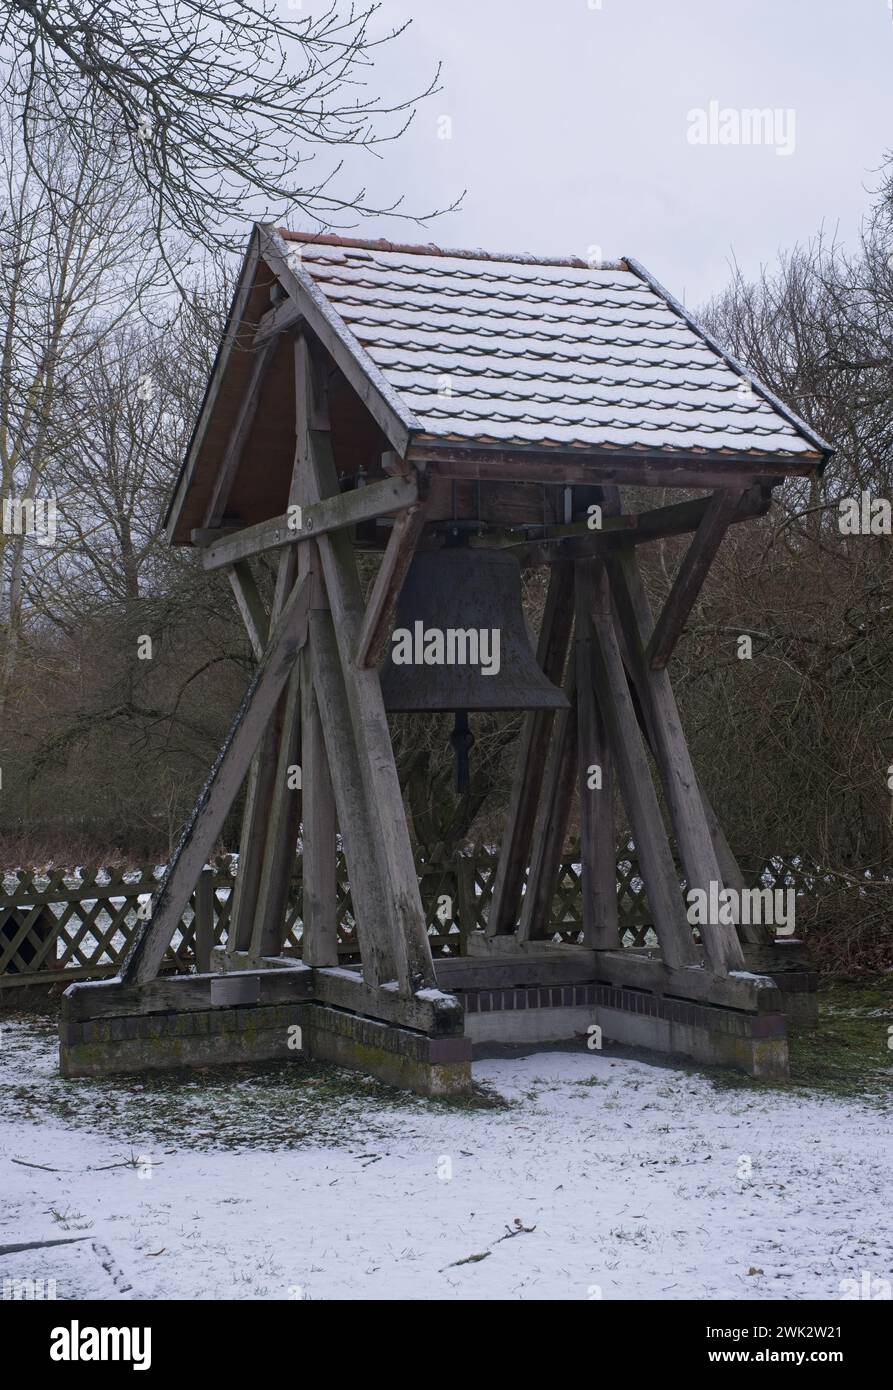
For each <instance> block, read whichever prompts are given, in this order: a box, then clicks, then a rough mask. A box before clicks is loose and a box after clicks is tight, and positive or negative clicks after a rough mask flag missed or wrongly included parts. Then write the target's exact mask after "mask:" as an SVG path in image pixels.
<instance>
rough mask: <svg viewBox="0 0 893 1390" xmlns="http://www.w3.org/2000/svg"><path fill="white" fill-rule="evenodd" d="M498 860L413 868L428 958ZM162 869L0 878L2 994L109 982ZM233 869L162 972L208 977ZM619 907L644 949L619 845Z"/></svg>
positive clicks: (185, 930)
mask: <svg viewBox="0 0 893 1390" xmlns="http://www.w3.org/2000/svg"><path fill="white" fill-rule="evenodd" d="M300 863H301V861H300V859H297V860H296V865H297V873H296V875H295V877H294V879H293V882H292V889H291V893H290V895H289V902H288V910H287V930H286V938H285V948H284V949H285V952H286V954H292V953H293V954H295V955H298V956H299V955H300V953H301V935H302V911H303V905H302V882H301V876H300ZM496 863H497V854H496V852H495V851H493V850H488V849H485V848H479V849H477V850H475V851H474V852H473V853H465V854H455V855H454V856H453V857H452V858H451V859H450V860H448V861H446V862H444V863H437V864H434V863H432V864H424V863H423V864H421V865H420V866H419V884H420V888H421V893H422V902H423V905H424V908H425V913H426V917H427V921H428V935H429V940H430V943H431V950H432V953H433V954H434V955H435V957H436V956H449V955H464V954H465V951H466V938H467V936H468V934H469V932H471V931H476V930H480V929H482V928H483V927H485V926H486V922H487V912H488V910H489V905H490V896H491V894H492V890H493V882H494V879H495V873H496ZM163 873H164V868H163V866H161V867H159V866H151V867H146V868H142V869H136V870H132V871H128V872H120V871H117V870H107V869H77V870H73V871H72V870H66V869H55V870H53V871H52V872H51V873H50V874H39V873H37V872H29V871H26V870H21V869H20V870H17V871H15V872H14V873H7V874H5V875H2V877H0V989H9V988H14V987H16V986H20V985H26V984H33V983H35V979H36V977H37V978H39V979H40V980H42V981H45V980H46V979H47V975H48V973H50V974H53V973H55V974H64V975H65V979H66V981H69V980H96V979H102V978H104V977H107V976H110V975H115V974H117V972H118V969H119V967H120V964H121V961H122V959H123V957H124V956H125V954H126V952H127V948H128V946H129V945H130V941H131V939H132V936H133V933H134V932H135V930H136V927H137V924H138V922H139V913H140V911H142V912H143V914H145V913H146V912H147V911H148V905H149V901H150V897H151V895H152V893H154V892H155V891H157V889H158V886H159V884H160V882H161V878H162V876H163ZM805 880H806V871H805V870H804V869H803V868H802V867H801V866H800V863H799V861H795V862H794V863H793V864H792V863H791V862H790V861H782V860H781V859H773V860H771V861H770V863H769V864H767V865H765V866H763V868H762V869H761V870H760V871H759V873H758V874H755V875H754V876H753V881H760V882H761V883H762V884H763V885H764V886H770V884H771V883H776V882H777V883H778V885H779V886H782V885H787V886H794V887H801V885H802V884H803V883H804V882H805ZM234 882H235V876H234V871H233V870H231V869H229V868H226V867H224V868H206V869H205V870H204V872H203V874H202V878H201V882H200V883H199V885H198V887H197V889H196V891H195V893H193V895H192V897H191V899H190V902H189V907H188V908H187V910H186V912H185V913H184V915H183V919H182V922H181V924H180V929H179V931H178V932H176V933H175V935H174V939H173V941H172V942H171V945H170V947H169V948H168V952H167V956H166V958H165V962H164V966H163V969H164V970H165V971H169V972H175V973H188V972H189V971H191V970H194V969H198V970H207V969H208V968H209V964H210V954H211V949H212V947H213V946H215V945H218V944H220V943H221V942H223V941H225V940H226V933H227V928H228V925H229V912H230V904H231V901H232V889H233V884H234ZM617 900H618V907H619V912H620V924H621V932H622V938H623V942H624V945H627V946H643V945H652V944H654V942H655V940H656V938H655V937H654V935H653V933H652V932H651V930H650V925H649V923H650V915H649V911H648V905H647V902H646V899H645V889H644V884H643V883H642V879H641V877H640V875H639V869H638V864H637V862H636V857H635V851H634V850H633V849H632V848H631V847H630V846H629V844H624V845H623V846H621V848H620V850H619V851H618V858H617ZM338 920H339V930H338V949H339V954H340V955H342V956H343V957H345V958H346V959H350V958H351V957H353V958H355V959H358V946H357V938H356V929H355V924H354V918H353V913H352V904H351V900H350V886H349V884H348V881H347V866H346V864H345V861H344V857H343V854H342V853H341V852H339V855H338ZM582 925H583V901H582V891H581V886H580V864H579V860H578V858H575V857H574V856H571V857H570V858H569V859H568V860H566V861H565V862H564V863H563V864H562V866H561V873H560V876H559V881H558V887H557V891H556V893H555V897H554V899H553V902H552V917H551V923H550V927H551V931H552V933H553V937H554V939H557V938H559V937H560V938H562V939H563V940H565V941H575V940H577V939H578V938H579V933H580V932H581V930H582Z"/></svg>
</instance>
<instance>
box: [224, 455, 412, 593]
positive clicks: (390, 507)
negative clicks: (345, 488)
mask: <svg viewBox="0 0 893 1390" xmlns="http://www.w3.org/2000/svg"><path fill="white" fill-rule="evenodd" d="M418 500H419V482H418V474H417V473H415V472H412V473H407V474H401V476H400V477H396V478H383V479H382V480H381V481H380V482H377V483H369V484H368V485H367V486H366V487H361V488H355V489H354V490H353V491H352V492H337V491H336V492H335V493H334V494H333V495H332V496H331V497H326V498H325V500H321V501H318V502H316V503H315V504H314V505H313V506H309V507H304V508H303V510H302V515H301V522H302V525H301V528H300V529H298V528H296V527H295V526H294V525H291V524H290V523H291V521H292V519H293V517H292V516H290V515H289V513H288V512H286V513H285V514H284V515H283V516H277V517H273V519H272V520H271V521H261V522H259V523H258V525H257V526H245V527H243V529H242V530H241V531H228V532H227V534H226V535H225V536H223V538H222V539H220V540H217V541H212V542H211V544H210V545H208V546H207V548H206V549H205V550H203V551H202V565H203V567H204V568H205V569H206V570H217V569H222V568H223V567H224V566H226V565H235V564H236V562H237V561H238V560H245V559H247V558H248V557H249V556H251V555H264V554H266V553H267V552H268V551H270V550H281V549H282V548H283V547H284V546H291V545H297V544H298V543H299V542H301V541H306V540H311V539H312V538H314V537H316V536H323V535H326V534H327V533H329V532H331V531H338V530H341V529H343V528H345V527H347V526H355V525H357V524H358V523H359V522H361V521H374V520H375V518H376V517H380V516H390V515H392V514H393V513H394V512H400V511H403V510H404V508H406V507H414V506H415V505H416V503H417V502H418Z"/></svg>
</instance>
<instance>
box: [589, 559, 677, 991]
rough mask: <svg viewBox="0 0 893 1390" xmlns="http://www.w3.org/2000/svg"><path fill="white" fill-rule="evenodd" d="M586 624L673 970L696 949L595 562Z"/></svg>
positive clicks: (661, 936)
mask: <svg viewBox="0 0 893 1390" xmlns="http://www.w3.org/2000/svg"><path fill="white" fill-rule="evenodd" d="M592 626H593V643H592V674H593V680H594V684H595V693H596V698H597V700H598V703H599V708H600V709H601V711H602V715H603V717H604V720H605V724H606V725H607V728H608V734H609V737H610V739H611V747H612V750H613V753H614V761H615V765H616V767H617V772H618V776H619V780H620V787H621V792H622V794H623V800H624V802H625V804H626V809H627V811H628V812H629V816H630V820H631V822H632V829H633V836H634V838H635V842H636V850H637V853H638V857H639V865H640V868H641V871H642V877H643V879H644V880H645V890H646V892H647V894H648V902H649V905H650V907H651V911H652V913H653V914H654V928H655V931H656V932H657V936H658V940H659V941H660V945H661V951H662V954H663V958H664V960H665V961H666V963H667V964H668V965H670V966H672V967H673V968H674V969H675V968H677V967H680V966H684V965H693V964H694V963H695V961H696V960H697V948H696V946H695V943H694V940H693V938H692V931H691V927H690V925H689V923H688V921H687V920H686V916H685V912H684V911H683V904H682V893H681V890H680V887H679V881H678V879H677V877H676V866H675V864H674V863H673V855H672V853H671V851H670V845H669V841H668V840H667V832H666V828H665V826H664V822H663V817H662V816H661V811H660V805H659V803H658V799H657V793H656V792H655V789H654V783H653V782H652V780H651V772H650V769H649V767H648V759H647V756H646V753H645V745H644V743H643V741H642V735H641V732H640V730H639V725H638V721H637V719H636V712H635V708H634V706H633V702H632V696H631V695H630V690H629V685H628V683H627V679H626V672H625V670H624V667H623V660H622V658H621V655H620V648H619V646H618V643H617V636H616V633H615V631H614V621H613V615H612V612H611V594H610V590H609V588H608V577H607V574H606V573H605V571H604V568H603V567H601V566H599V569H598V571H597V573H596V574H595V575H594V576H593V603H592Z"/></svg>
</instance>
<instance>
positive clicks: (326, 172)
mask: <svg viewBox="0 0 893 1390" xmlns="http://www.w3.org/2000/svg"><path fill="white" fill-rule="evenodd" d="M295 8H299V6H298V7H295ZM379 8H380V6H379V4H377V3H372V4H366V5H360V6H359V7H354V6H352V5H351V6H350V7H349V8H347V9H346V10H344V11H342V10H341V8H340V7H339V6H338V5H336V4H331V5H330V6H329V7H328V8H326V9H324V10H322V11H320V12H319V13H318V14H316V15H313V16H310V15H299V14H295V16H294V17H293V18H288V19H283V18H281V17H280V16H279V14H277V6H276V4H275V3H274V0H218V3H215V4H208V3H207V0H102V3H98V2H95V0H94V3H92V4H91V3H84V0H56V3H50V0H4V3H3V4H2V10H5V12H6V13H5V22H4V23H3V25H2V28H0V51H2V49H3V48H4V47H5V49H6V51H7V52H8V53H9V54H10V56H11V61H10V62H9V64H8V67H7V74H6V94H7V99H8V100H11V101H12V103H13V104H14V105H15V106H16V108H17V109H20V110H21V114H22V117H23V120H24V124H25V131H26V138H27V141H28V144H29V147H31V146H33V144H34V142H35V140H39V138H40V132H41V131H42V130H43V129H44V128H45V127H46V125H47V123H50V124H52V125H57V124H62V125H64V126H65V128H66V130H67V131H68V134H69V138H70V139H71V140H72V141H73V142H74V143H75V144H77V145H78V146H79V147H80V148H81V149H84V150H87V149H92V148H96V147H97V145H100V146H101V145H104V144H105V143H106V141H107V140H108V138H109V137H111V138H114V139H115V140H123V141H124V143H125V147H126V158H127V160H128V161H129V164H130V167H131V169H132V171H133V173H134V175H135V177H136V179H137V180H138V181H139V183H140V184H141V186H142V188H143V191H144V193H145V195H146V197H147V199H148V200H149V202H150V204H151V207H152V211H153V218H154V225H155V229H156V233H157V235H158V236H159V238H160V239H161V241H162V242H163V240H164V237H165V235H166V233H167V232H168V231H169V230H170V229H171V228H176V229H179V230H180V231H182V232H185V233H186V234H187V235H188V236H189V238H190V239H191V240H194V241H197V242H200V243H205V244H208V241H209V239H210V240H211V241H212V242H214V243H215V244H216V245H217V246H218V247H219V246H221V245H232V244H233V237H235V239H240V238H241V232H240V231H239V230H237V227H241V226H242V225H243V224H244V222H245V220H246V217H249V216H252V215H254V216H261V217H263V218H268V217H280V218H281V217H284V216H287V215H288V214H290V213H294V212H300V213H303V214H304V215H305V216H306V217H308V218H310V219H312V220H313V221H315V222H317V223H319V224H320V225H325V226H331V225H345V224H348V225H349V224H350V223H351V219H355V217H356V216H357V215H358V214H378V213H382V212H390V213H395V212H396V213H398V215H406V216H408V215H413V217H414V220H418V221H424V220H425V217H426V216H434V215H436V210H432V211H431V212H430V213H428V214H425V215H422V216H419V215H418V214H408V213H404V212H403V211H402V207H401V203H402V200H398V202H396V203H394V204H391V205H390V206H388V207H378V206H376V205H374V203H370V201H369V199H368V195H367V190H366V189H365V187H363V186H359V187H355V188H353V189H352V191H350V192H349V193H343V192H341V191H339V189H340V183H341V180H340V178H339V175H341V173H342V159H341V156H340V152H341V151H343V150H344V149H345V148H350V149H362V150H364V151H367V152H372V153H374V152H376V151H377V149H378V147H380V146H381V145H382V144H383V143H386V142H388V141H391V140H394V139H396V138H397V137H398V136H399V135H400V134H402V132H403V131H404V130H405V129H406V126H407V124H408V123H409V121H410V120H411V119H412V115H413V112H414V109H415V106H416V104H417V102H418V101H419V100H420V99H421V98H423V97H425V96H427V95H429V94H430V93H431V92H433V91H434V90H435V89H436V83H437V76H438V74H437V73H435V74H434V76H433V78H432V80H431V81H430V82H429V83H428V84H427V85H426V86H425V87H424V89H423V90H422V91H420V92H417V93H416V94H415V95H413V96H405V97H397V98H392V99H390V100H384V99H382V98H381V97H380V96H376V95H374V94H370V93H369V92H368V90H367V76H368V72H369V69H370V67H371V66H372V63H373V61H374V58H375V56H376V51H377V50H378V49H379V48H380V47H381V45H382V44H386V43H389V42H391V41H392V40H394V39H395V38H397V37H398V36H399V35H400V34H401V33H402V32H403V30H404V29H405V27H406V25H402V26H400V27H398V28H396V29H393V28H392V29H385V30H384V31H383V32H381V33H378V32H377V12H378V10H379ZM320 155H322V156H330V155H331V158H329V159H328V162H326V163H324V164H320V165H318V164H317V160H318V158H319V156H320ZM34 162H35V166H36V167H38V168H41V169H42V171H43V176H44V177H46V178H47V179H48V180H51V179H52V177H53V173H52V170H48V169H45V168H44V167H43V166H42V165H41V164H40V161H39V160H38V159H36V158H35V160H34ZM227 233H230V234H231V235H229V236H228V235H227Z"/></svg>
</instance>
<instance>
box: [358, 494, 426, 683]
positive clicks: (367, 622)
mask: <svg viewBox="0 0 893 1390" xmlns="http://www.w3.org/2000/svg"><path fill="white" fill-rule="evenodd" d="M425 518H426V508H425V505H424V503H421V504H420V505H419V506H417V507H409V508H408V509H407V510H406V511H405V512H401V513H400V515H399V516H398V517H397V520H396V521H395V522H394V526H393V529H392V531H391V534H390V537H389V539H388V544H387V547H386V549H385V552H384V555H383V556H382V559H381V564H380V565H379V567H378V573H377V574H376V576H375V582H374V583H373V585H372V592H371V594H370V595H369V600H368V602H367V604H366V612H365V613H364V615H363V623H362V627H361V628H360V636H359V640H358V644H357V654H356V663H357V665H358V666H377V665H378V664H379V662H380V661H381V659H382V657H383V656H384V655H385V652H386V650H387V645H388V642H389V641H390V637H391V630H392V628H393V626H394V612H395V610H396V607H397V600H398V598H399V597H400V590H401V589H402V588H403V581H404V579H405V578H406V572H407V570H408V569H409V566H410V565H411V564H412V557H413V556H414V555H415V550H416V545H417V544H418V540H419V536H420V535H421V534H422V531H423V530H424V528H425Z"/></svg>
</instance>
